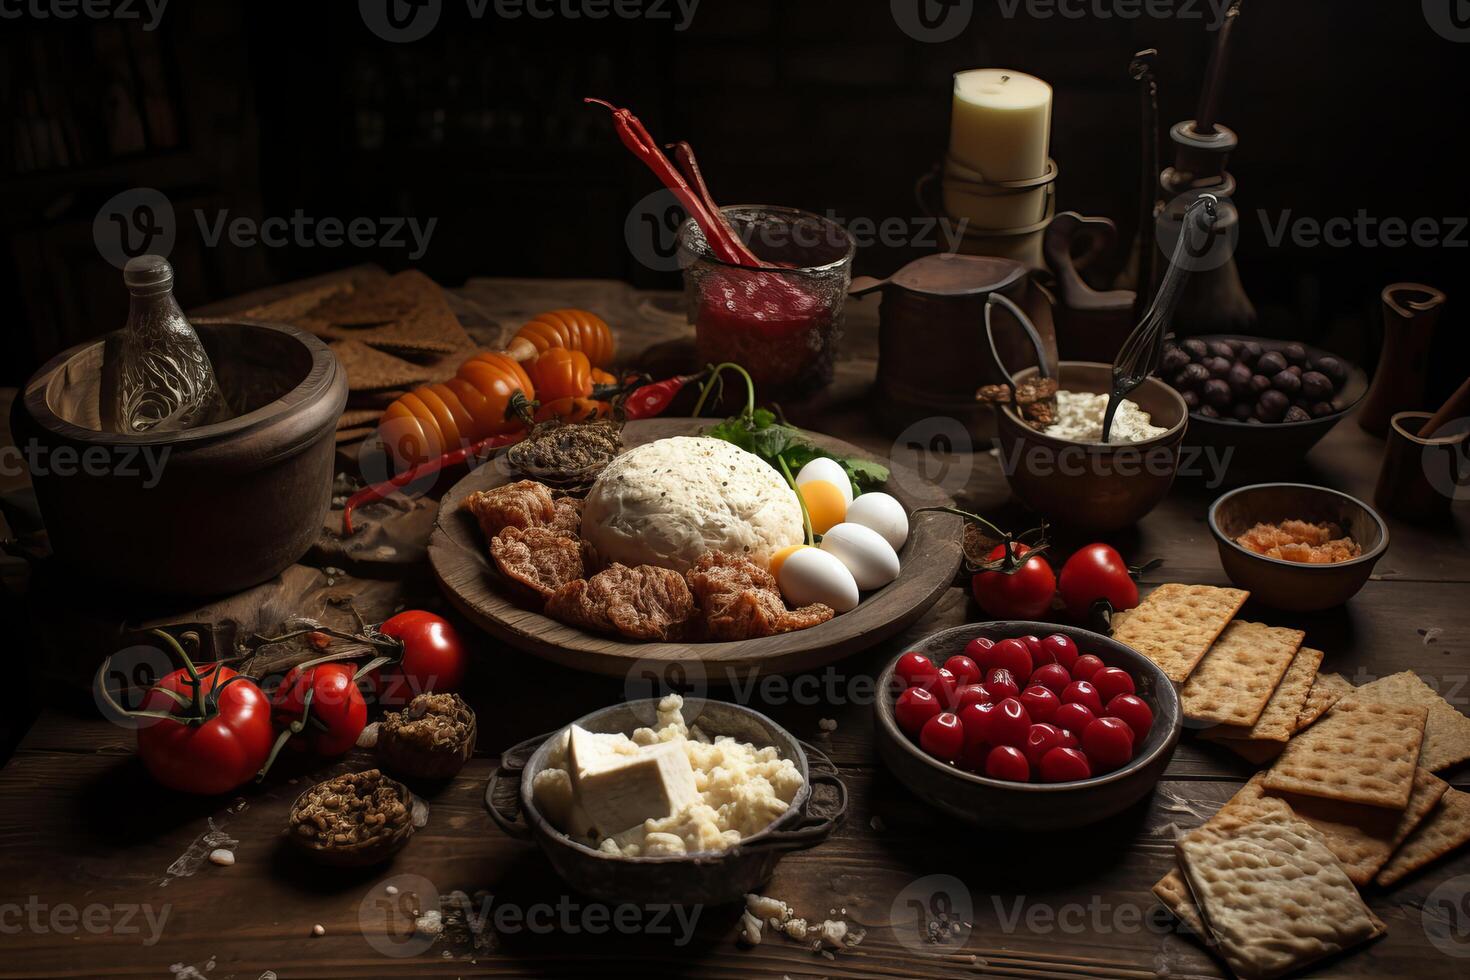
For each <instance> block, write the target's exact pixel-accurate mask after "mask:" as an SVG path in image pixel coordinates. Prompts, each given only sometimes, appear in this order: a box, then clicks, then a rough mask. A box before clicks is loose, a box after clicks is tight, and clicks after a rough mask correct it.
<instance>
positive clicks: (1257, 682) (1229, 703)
mask: <svg viewBox="0 0 1470 980" xmlns="http://www.w3.org/2000/svg"><path fill="white" fill-rule="evenodd" d="M1305 638H1306V634H1305V633H1303V632H1302V631H1301V630H1292V629H1284V628H1282V627H1279V626H1267V625H1265V624H1264V623H1247V622H1243V621H1241V620H1238V619H1237V620H1236V621H1234V622H1233V623H1231V624H1230V625H1228V626H1226V627H1225V629H1224V630H1223V631H1222V632H1221V633H1220V638H1219V639H1218V640H1216V641H1215V642H1214V644H1213V645H1212V646H1211V647H1210V650H1209V652H1208V653H1206V654H1205V656H1204V659H1203V660H1201V661H1200V662H1199V666H1197V667H1195V669H1194V672H1193V673H1192V674H1190V675H1189V680H1188V681H1187V682H1185V684H1184V689H1183V690H1182V691H1180V692H1179V702H1180V705H1181V706H1182V708H1183V711H1184V717H1185V718H1187V719H1189V720H1190V721H1196V722H1200V721H1206V722H1209V721H1212V722H1214V723H1216V724H1217V725H1234V726H1241V727H1245V728H1250V727H1251V726H1254V725H1255V723H1256V722H1257V721H1258V720H1260V717H1261V715H1262V714H1263V713H1264V711H1265V709H1266V703H1267V702H1268V701H1270V700H1271V697H1272V695H1273V694H1274V693H1275V691H1276V688H1277V686H1278V685H1280V683H1281V678H1282V677H1283V675H1285V674H1286V670H1287V668H1288V667H1290V666H1291V662H1292V660H1293V659H1294V658H1295V657H1296V652H1297V650H1299V649H1300V648H1301V645H1302V640H1304V639H1305ZM1293 717H1294V716H1293Z"/></svg>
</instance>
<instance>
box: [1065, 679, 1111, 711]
mask: <svg viewBox="0 0 1470 980" xmlns="http://www.w3.org/2000/svg"><path fill="white" fill-rule="evenodd" d="M1061 697H1062V703H1063V704H1080V705H1084V706H1086V708H1087V709H1088V710H1089V711H1091V712H1092V713H1093V714H1098V713H1100V712H1101V711H1102V695H1100V694H1098V693H1097V688H1095V687H1093V686H1092V685H1091V684H1089V683H1088V682H1087V681H1073V682H1072V683H1070V684H1068V685H1067V686H1066V687H1065V688H1064V689H1063V690H1062V695H1061Z"/></svg>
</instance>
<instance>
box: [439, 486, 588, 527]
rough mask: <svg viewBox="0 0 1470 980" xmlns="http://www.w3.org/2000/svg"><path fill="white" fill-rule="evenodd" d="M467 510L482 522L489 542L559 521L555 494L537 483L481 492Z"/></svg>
mask: <svg viewBox="0 0 1470 980" xmlns="http://www.w3.org/2000/svg"><path fill="white" fill-rule="evenodd" d="M464 506H465V508H466V509H468V510H469V512H470V513H471V514H473V515H475V520H477V521H479V522H480V531H481V533H483V534H484V535H485V540H487V541H490V540H493V539H494V538H495V536H496V535H498V534H499V533H500V532H501V531H503V530H505V529H506V528H508V527H518V528H521V529H523V530H524V529H525V528H529V527H545V526H547V525H549V524H551V523H552V522H553V521H555V520H556V504H555V502H553V501H552V499H551V491H550V490H547V489H546V487H544V486H543V485H541V484H540V483H537V482H536V481H535V480H521V481H520V482H518V483H508V484H506V485H505V486H503V487H496V488H495V489H494V490H480V491H478V492H476V493H472V494H470V495H469V496H468V497H466V498H465V502H464ZM579 526H580V522H579Z"/></svg>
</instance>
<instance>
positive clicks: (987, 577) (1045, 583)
mask: <svg viewBox="0 0 1470 980" xmlns="http://www.w3.org/2000/svg"><path fill="white" fill-rule="evenodd" d="M1013 547H1014V548H1015V555H1016V557H1017V559H1018V560H1019V561H1020V562H1021V567H1020V568H1018V569H1017V570H1016V571H1014V572H1012V573H1011V574H1009V575H1007V574H1005V573H1004V572H977V573H976V574H975V577H974V578H973V579H971V581H970V588H971V590H972V591H973V592H974V593H975V601H976V602H978V603H979V604H980V608H982V609H984V610H985V611H986V612H987V613H989V614H990V615H991V616H994V617H995V618H996V619H1036V618H1038V617H1040V616H1042V615H1044V614H1045V613H1046V612H1047V610H1049V609H1051V597H1052V594H1053V593H1054V592H1056V589H1057V578H1056V575H1055V573H1053V572H1052V570H1051V566H1050V565H1048V564H1047V562H1046V559H1045V558H1043V557H1041V556H1040V555H1036V556H1034V557H1032V558H1026V557H1025V555H1026V554H1027V552H1029V551H1030V550H1031V549H1030V547H1029V546H1027V545H1024V544H1017V545H1014V546H1013ZM1005 548H1006V546H1005V545H1003V544H998V545H996V546H995V547H994V548H993V549H991V552H990V554H989V555H987V556H986V557H987V559H988V560H990V561H999V560H1000V559H1001V558H1003V557H1005ZM1022 646H1023V647H1024V646H1025V644H1022ZM1028 652H1029V651H1028Z"/></svg>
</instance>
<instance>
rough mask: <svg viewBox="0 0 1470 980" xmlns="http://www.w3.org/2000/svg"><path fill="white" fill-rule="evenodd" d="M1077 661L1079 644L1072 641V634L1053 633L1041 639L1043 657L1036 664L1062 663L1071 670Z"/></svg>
mask: <svg viewBox="0 0 1470 980" xmlns="http://www.w3.org/2000/svg"><path fill="white" fill-rule="evenodd" d="M1076 662H1077V644H1075V643H1073V642H1072V638H1071V637H1070V636H1063V635H1062V634H1061V633H1053V634H1052V635H1051V636H1048V637H1047V638H1046V639H1044V640H1042V641H1041V657H1040V662H1039V663H1037V664H1036V666H1038V667H1040V666H1041V664H1042V663H1052V664H1061V665H1062V666H1063V667H1065V668H1066V669H1067V670H1071V669H1072V665H1073V664H1075V663H1076Z"/></svg>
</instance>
